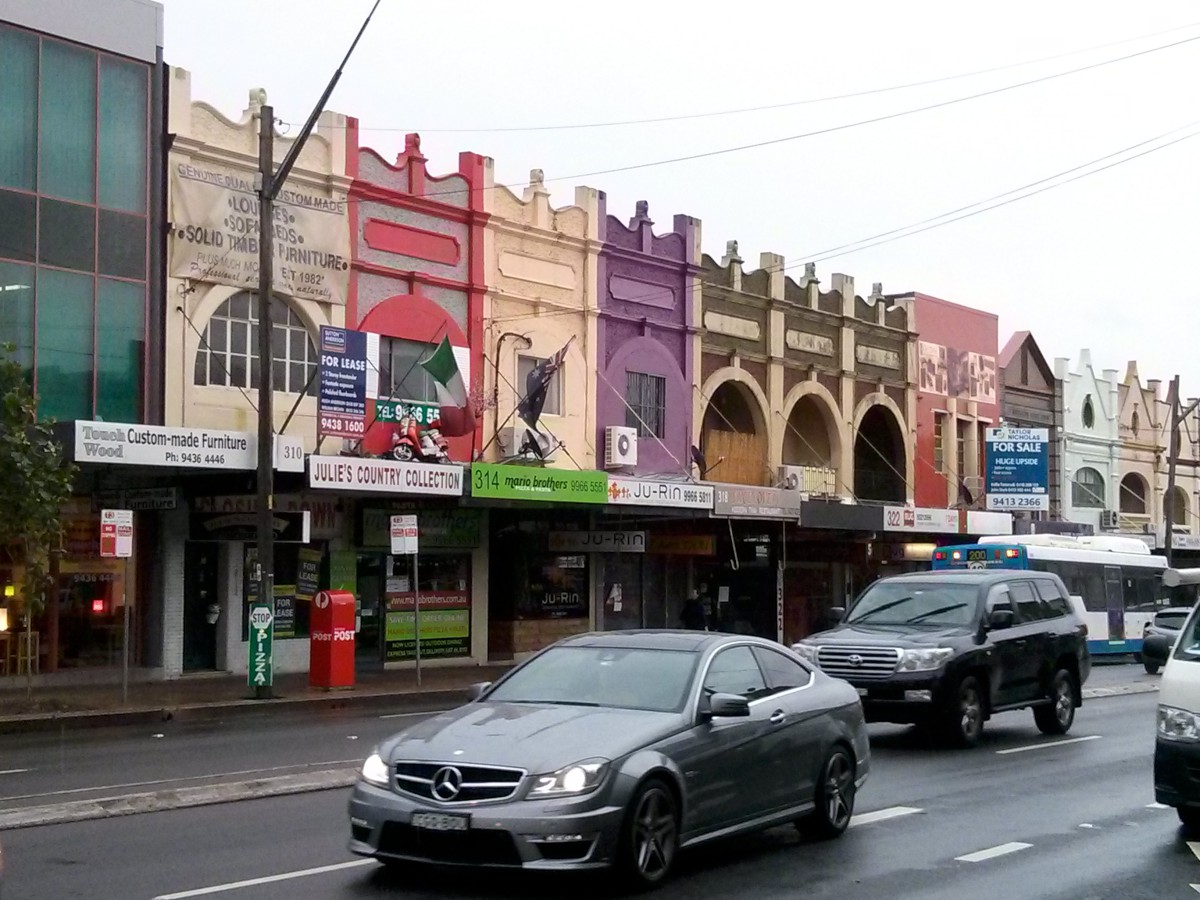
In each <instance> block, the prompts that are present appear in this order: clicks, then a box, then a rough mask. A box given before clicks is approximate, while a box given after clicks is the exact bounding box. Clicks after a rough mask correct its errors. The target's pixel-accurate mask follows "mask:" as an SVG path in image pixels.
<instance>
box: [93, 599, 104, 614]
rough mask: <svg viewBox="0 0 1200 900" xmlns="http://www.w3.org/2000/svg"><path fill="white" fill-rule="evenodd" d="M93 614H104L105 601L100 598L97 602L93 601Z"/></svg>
mask: <svg viewBox="0 0 1200 900" xmlns="http://www.w3.org/2000/svg"><path fill="white" fill-rule="evenodd" d="M92 612H94V613H102V612H104V600H102V599H101V598H100V597H97V598H96V599H95V600H93V601H92Z"/></svg>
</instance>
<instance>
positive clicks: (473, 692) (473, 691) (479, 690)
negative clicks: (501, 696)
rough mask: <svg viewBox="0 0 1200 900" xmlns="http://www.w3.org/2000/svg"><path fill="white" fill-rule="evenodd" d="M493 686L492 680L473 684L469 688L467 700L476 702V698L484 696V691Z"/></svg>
mask: <svg viewBox="0 0 1200 900" xmlns="http://www.w3.org/2000/svg"><path fill="white" fill-rule="evenodd" d="M491 686H492V683H491V682H490V681H477V682H475V683H474V684H473V685H471V686H470V687H469V688H467V702H468V703H474V702H475V701H476V700H478V699H479V698H480V697H482V696H483V694H484V692H485V691H486V690H487V689H488V688H490V687H491Z"/></svg>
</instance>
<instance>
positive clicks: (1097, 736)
mask: <svg viewBox="0 0 1200 900" xmlns="http://www.w3.org/2000/svg"><path fill="white" fill-rule="evenodd" d="M1102 737H1104V735H1102V734H1089V735H1087V736H1085V737H1077V738H1067V739H1066V740H1065V741H1050V742H1049V743H1045V744H1030V745H1029V746H1028V747H1010V748H1008V749H1007V750H997V751H996V755H997V756H1004V755H1005V754H1006V753H1025V752H1026V751H1028V750H1044V749H1045V748H1047V747H1062V746H1064V745H1065V744H1081V743H1083V742H1084V741H1098V740H1100V738H1102Z"/></svg>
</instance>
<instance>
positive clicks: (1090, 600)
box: [932, 534, 1170, 654]
mask: <svg viewBox="0 0 1200 900" xmlns="http://www.w3.org/2000/svg"><path fill="white" fill-rule="evenodd" d="M932 564H933V568H934V569H935V570H947V569H1033V570H1035V571H1040V572H1053V573H1054V574H1055V575H1057V576H1058V577H1059V578H1061V579H1062V580H1063V584H1065V585H1066V586H1067V592H1068V593H1069V594H1070V595H1071V601H1072V603H1073V605H1074V606H1075V609H1076V612H1078V613H1079V614H1080V615H1081V616H1082V618H1083V620H1084V622H1085V623H1086V624H1087V628H1088V650H1090V651H1091V652H1092V653H1093V654H1107V653H1134V654H1137V653H1140V652H1141V649H1142V633H1143V632H1144V631H1145V628H1146V625H1148V624H1149V623H1150V621H1151V619H1153V617H1154V613H1155V612H1156V611H1157V610H1158V609H1161V608H1162V607H1164V606H1167V605H1168V604H1169V602H1170V601H1169V594H1170V592H1169V591H1168V589H1167V588H1165V587H1164V586H1163V581H1162V574H1163V572H1164V571H1165V570H1166V569H1167V561H1166V558H1165V557H1163V556H1156V555H1154V554H1153V553H1151V552H1150V548H1149V547H1148V546H1147V545H1146V544H1145V543H1144V542H1143V541H1140V540H1138V539H1137V538H1133V537H1120V536H1116V535H1087V536H1079V537H1075V536H1069V535H1051V534H1033V535H1005V536H1003V537H983V538H980V539H979V542H978V543H976V544H959V545H956V546H948V547H939V548H938V549H937V550H935V551H934V553H933V558H932Z"/></svg>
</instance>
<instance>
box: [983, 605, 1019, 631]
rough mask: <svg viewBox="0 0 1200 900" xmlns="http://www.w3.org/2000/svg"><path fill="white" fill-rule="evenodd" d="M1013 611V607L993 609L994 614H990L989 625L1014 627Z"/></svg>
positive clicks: (996, 627) (991, 626) (993, 626)
mask: <svg viewBox="0 0 1200 900" xmlns="http://www.w3.org/2000/svg"><path fill="white" fill-rule="evenodd" d="M1012 623H1013V611H1012V610H1011V609H993V610H992V614H991V615H990V616H988V627H990V628H995V629H999V628H1012Z"/></svg>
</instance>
